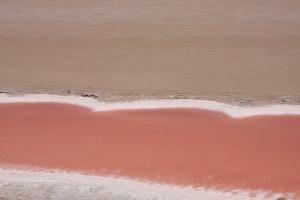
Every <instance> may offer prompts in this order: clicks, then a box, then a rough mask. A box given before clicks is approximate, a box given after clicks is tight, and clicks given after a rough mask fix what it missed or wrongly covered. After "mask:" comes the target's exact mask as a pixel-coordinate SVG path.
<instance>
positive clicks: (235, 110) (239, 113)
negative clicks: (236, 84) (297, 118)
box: [0, 94, 300, 118]
mask: <svg viewBox="0 0 300 200" xmlns="http://www.w3.org/2000/svg"><path fill="white" fill-rule="evenodd" d="M46 102H52V103H66V104H72V105H77V106H82V107H86V108H89V109H91V110H93V111H95V112H100V111H111V110H128V109H130V110H131V109H156V108H196V109H205V110H211V111H217V112H222V113H225V114H227V115H228V116H231V117H234V118H241V117H250V116H258V115H286V114H289V115H299V114H300V105H288V104H274V105H265V106H257V107H253V106H233V105H230V104H226V103H220V102H217V101H208V100H192V99H176V100H140V101H123V102H100V101H97V100H95V99H93V98H90V97H78V96H59V95H48V94H27V95H22V96H9V95H6V94H2V95H0V103H46Z"/></svg>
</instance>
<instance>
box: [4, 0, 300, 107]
mask: <svg viewBox="0 0 300 200" xmlns="http://www.w3.org/2000/svg"><path fill="white" fill-rule="evenodd" d="M299 23H300V2H299V1H298V0H285V1H282V0H272V1H267V0H253V1H248V0H242V1H240V0H227V1H222V0H202V1H198V0H197V1H192V0H189V1H180V0H174V1H167V0H162V1H133V0H132V1H128V0H126V1H92V0H86V1H78V0H77V1H69V0H62V1H55V2H54V1H38V0H28V1H21V2H20V1H16V0H11V1H1V2H0V30H1V31H0V46H1V48H0V60H1V66H0V87H1V91H2V92H10V93H13V92H15V93H22V92H25V93H28V92H30V93H54V94H67V92H68V91H69V92H71V93H75V94H78V95H88V94H96V96H98V97H99V98H100V99H105V100H122V98H126V99H144V98H205V99H218V98H219V99H218V100H220V101H225V102H228V101H230V102H233V103H234V101H233V100H228V99H232V98H231V97H228V96H227V95H233V96H236V97H242V99H239V98H237V99H236V100H237V101H239V102H241V103H242V104H243V103H246V104H252V103H253V99H252V97H254V98H256V99H260V100H261V102H262V103H265V102H268V101H270V100H274V99H275V101H276V102H277V103H293V104H300V101H299V99H300V98H299V95H300V87H299V85H300V67H299V63H300V37H299V35H300V34H299V33H300V26H299ZM249 97H251V98H249ZM251 102H252V103H251Z"/></svg>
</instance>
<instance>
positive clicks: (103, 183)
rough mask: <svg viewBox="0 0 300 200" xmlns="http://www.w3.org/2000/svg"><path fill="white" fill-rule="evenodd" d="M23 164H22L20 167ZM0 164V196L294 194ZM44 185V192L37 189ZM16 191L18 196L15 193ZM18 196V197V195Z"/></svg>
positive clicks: (251, 198) (228, 199)
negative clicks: (179, 183)
mask: <svg viewBox="0 0 300 200" xmlns="http://www.w3.org/2000/svg"><path fill="white" fill-rule="evenodd" d="M23 167H24V166H23ZM21 168H22V167H18V166H12V165H9V166H5V165H0V175H1V176H0V185H1V187H0V192H1V195H0V199H1V198H2V199H5V200H6V199H10V198H13V199H22V196H23V197H24V196H26V197H27V198H30V199H65V198H78V197H80V199H99V198H105V199H107V200H110V199H115V198H119V199H127V200H137V199H143V200H152V199H157V198H158V199H162V200H181V199H190V200H198V199H199V198H200V199H207V200H219V199H222V200H240V199H243V200H278V199H281V198H283V199H284V200H293V199H294V196H293V194H289V193H284V194H283V193H270V192H268V191H261V190H232V189H223V190H218V189H214V188H211V189H210V188H204V187H198V188H195V187H192V186H180V185H168V184H162V183H155V182H148V181H146V182H145V181H139V180H135V179H130V178H129V179H128V178H126V177H125V178H123V177H111V176H107V177H106V176H94V175H84V174H80V173H74V172H65V171H63V170H43V169H40V170H36V169H35V168H32V170H30V168H28V167H27V168H26V169H21ZM45 187H46V188H47V191H44V192H43V193H40V192H38V190H37V188H45ZM16 190H18V192H17V193H19V194H20V196H16ZM20 197H21V198H20Z"/></svg>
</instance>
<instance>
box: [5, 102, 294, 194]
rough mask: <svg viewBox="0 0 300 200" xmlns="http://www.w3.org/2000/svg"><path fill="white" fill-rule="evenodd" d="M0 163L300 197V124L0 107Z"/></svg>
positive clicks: (286, 118) (194, 113) (160, 112)
mask: <svg viewBox="0 0 300 200" xmlns="http://www.w3.org/2000/svg"><path fill="white" fill-rule="evenodd" d="M0 123H1V124H2V125H1V130H0V134H1V140H0V163H1V164H13V165H28V166H34V167H42V168H48V169H62V170H67V171H76V172H80V173H85V174H92V175H115V176H117V177H129V178H133V179H139V180H144V181H153V182H161V183H167V184H177V185H193V186H195V187H207V188H216V189H229V190H230V189H232V190H233V189H251V190H264V191H271V192H273V193H294V194H295V195H296V196H298V197H300V191H299V180H300V177H299V171H300V161H299V159H298V157H299V154H300V148H299V146H300V135H299V131H300V116H299V115H281V116H280V115H279V116H252V117H244V118H231V117H229V116H228V115H225V114H224V113H219V112H214V111H208V110H201V109H183V108H181V109H176V108H172V109H150V110H116V111H103V112H92V111H91V110H90V109H87V108H84V107H80V106H74V105H68V104H60V103H6V104H0Z"/></svg>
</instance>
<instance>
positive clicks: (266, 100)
mask: <svg viewBox="0 0 300 200" xmlns="http://www.w3.org/2000/svg"><path fill="white" fill-rule="evenodd" d="M27 94H34V95H59V96H76V97H89V98H92V99H95V100H97V101H102V102H123V101H140V100H160V99H166V100H177V99H189V100H208V101H217V102H220V103H226V104H230V105H233V106H264V105H270V104H288V105H300V96H299V95H293V94H291V95H287V94H282V95H263V96H262V95H251V94H250V95H246V94H239V93H236V94H235V93H225V92H224V93H213V92H211V93H205V92H193V93H187V92H180V91H179V92H178V91H177V92H174V91H137V92H132V91H128V92H118V91H106V90H103V91H102V90H93V89H88V90H87V89H78V88H34V89H32V88H29V87H5V86H4V87H3V86H2V87H0V95H9V96H22V95H27Z"/></svg>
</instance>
